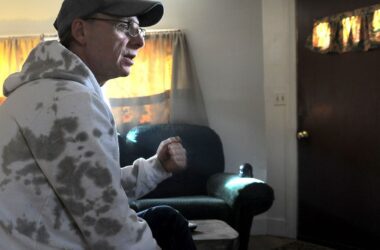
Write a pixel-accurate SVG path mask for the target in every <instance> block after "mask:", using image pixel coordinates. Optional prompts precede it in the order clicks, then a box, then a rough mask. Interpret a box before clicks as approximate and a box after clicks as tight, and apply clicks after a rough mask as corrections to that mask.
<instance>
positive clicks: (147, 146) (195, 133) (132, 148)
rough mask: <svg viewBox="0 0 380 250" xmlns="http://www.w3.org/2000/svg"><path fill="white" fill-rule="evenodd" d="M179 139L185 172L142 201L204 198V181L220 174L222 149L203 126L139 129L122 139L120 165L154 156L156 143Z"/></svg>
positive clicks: (222, 169) (222, 161)
mask: <svg viewBox="0 0 380 250" xmlns="http://www.w3.org/2000/svg"><path fill="white" fill-rule="evenodd" d="M171 136H180V137H181V139H182V143H183V146H184V147H185V149H186V150H187V169H186V170H185V171H182V172H180V173H177V174H174V175H173V176H172V177H170V178H169V179H167V180H165V181H163V182H162V183H160V184H159V185H158V187H157V188H156V189H155V190H154V191H153V192H151V193H150V194H149V195H148V196H146V197H145V198H163V197H174V196H187V195H206V194H207V190H206V183H207V179H208V178H209V177H210V176H211V175H213V174H215V173H223V172H224V155H223V147H222V143H221V140H220V138H219V136H218V135H217V134H216V133H215V131H214V130H212V129H211V128H209V127H207V126H201V125H190V124H160V125H140V126H137V127H135V128H132V129H131V130H130V131H129V132H128V134H127V135H126V143H125V144H124V145H122V146H121V147H120V158H121V161H122V163H123V164H131V163H132V162H133V161H134V160H135V159H137V158H139V157H144V158H148V157H150V156H152V155H154V154H155V153H156V150H157V147H158V145H159V143H160V142H161V141H163V140H165V139H167V138H169V137H171Z"/></svg>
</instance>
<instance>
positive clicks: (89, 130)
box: [23, 92, 167, 250]
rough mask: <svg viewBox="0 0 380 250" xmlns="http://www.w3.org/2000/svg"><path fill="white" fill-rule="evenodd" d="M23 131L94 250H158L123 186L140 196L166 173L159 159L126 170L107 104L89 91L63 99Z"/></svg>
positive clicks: (59, 195) (62, 97)
mask: <svg viewBox="0 0 380 250" xmlns="http://www.w3.org/2000/svg"><path fill="white" fill-rule="evenodd" d="M23 132H24V136H25V139H26V140H27V142H28V144H29V146H30V148H31V151H32V153H33V155H34V156H35V158H36V161H37V164H38V165H39V166H40V168H41V170H42V171H43V173H44V174H45V176H46V177H47V179H48V181H49V183H50V185H51V186H52V187H53V189H54V191H55V193H56V195H57V196H58V198H59V199H60V200H61V201H62V203H63V205H64V207H65V209H66V210H67V212H68V213H69V214H70V215H71V217H72V218H73V220H74V224H75V225H76V226H77V227H78V228H79V230H80V232H81V234H82V236H83V237H84V239H85V241H86V242H87V243H88V245H89V247H90V248H91V249H136V250H138V249H141V250H150V249H159V247H158V245H157V243H156V241H155V240H154V238H153V236H152V233H151V230H150V228H149V227H148V225H147V223H146V222H145V221H144V220H142V219H140V218H139V217H138V216H137V215H136V213H135V212H134V211H133V210H132V209H130V208H129V203H128V197H127V196H126V193H125V191H124V189H123V188H122V185H121V184H122V183H123V186H124V187H126V190H127V192H128V193H130V194H134V196H135V197H137V196H140V195H143V194H144V193H146V192H148V191H150V190H151V189H152V188H154V187H155V186H156V185H157V182H159V181H161V180H162V179H164V178H165V177H166V176H167V174H166V173H165V172H163V171H164V170H163V169H162V167H161V166H160V165H159V162H158V161H157V159H156V158H155V157H153V158H151V159H148V160H144V159H138V160H136V161H135V163H134V164H133V166H129V167H126V168H124V169H122V170H121V168H120V166H119V163H118V162H119V159H118V144H117V137H116V131H115V128H114V123H113V118H112V115H111V113H110V111H109V109H108V107H106V106H105V103H104V102H103V101H102V100H100V99H99V98H98V97H97V96H95V95H94V94H91V93H87V92H80V93H72V94H68V95H65V96H59V97H58V98H55V102H54V104H52V105H51V107H49V108H46V109H44V110H43V111H40V112H39V113H38V114H37V115H36V117H35V118H34V120H33V122H32V125H31V126H30V127H28V128H24V131H23Z"/></svg>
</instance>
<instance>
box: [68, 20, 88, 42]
mask: <svg viewBox="0 0 380 250" xmlns="http://www.w3.org/2000/svg"><path fill="white" fill-rule="evenodd" d="M71 36H72V38H73V40H74V41H75V42H77V43H78V44H80V45H85V44H86V30H85V21H84V20H82V19H79V18H76V19H74V21H73V22H72V23H71Z"/></svg>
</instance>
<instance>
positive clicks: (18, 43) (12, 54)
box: [0, 36, 41, 104]
mask: <svg viewBox="0 0 380 250" xmlns="http://www.w3.org/2000/svg"><path fill="white" fill-rule="evenodd" d="M40 41H41V37H39V36H31V37H3V38H0V87H1V90H0V104H1V103H2V102H3V101H4V100H5V97H4V94H3V83H4V80H5V79H6V78H7V77H8V75H10V74H12V73H14V72H17V71H20V70H21V67H22V65H23V64H24V62H25V60H26V58H27V57H28V55H29V52H30V51H31V50H32V49H33V48H34V47H35V46H36V45H37V44H38V43H39V42H40Z"/></svg>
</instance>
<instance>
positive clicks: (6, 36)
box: [0, 29, 181, 38]
mask: <svg viewBox="0 0 380 250" xmlns="http://www.w3.org/2000/svg"><path fill="white" fill-rule="evenodd" d="M146 31H147V32H168V31H169V32H175V31H181V30H180V29H147V30H146ZM30 36H41V37H57V36H58V34H57V33H42V34H17V35H0V38H9V37H30Z"/></svg>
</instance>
